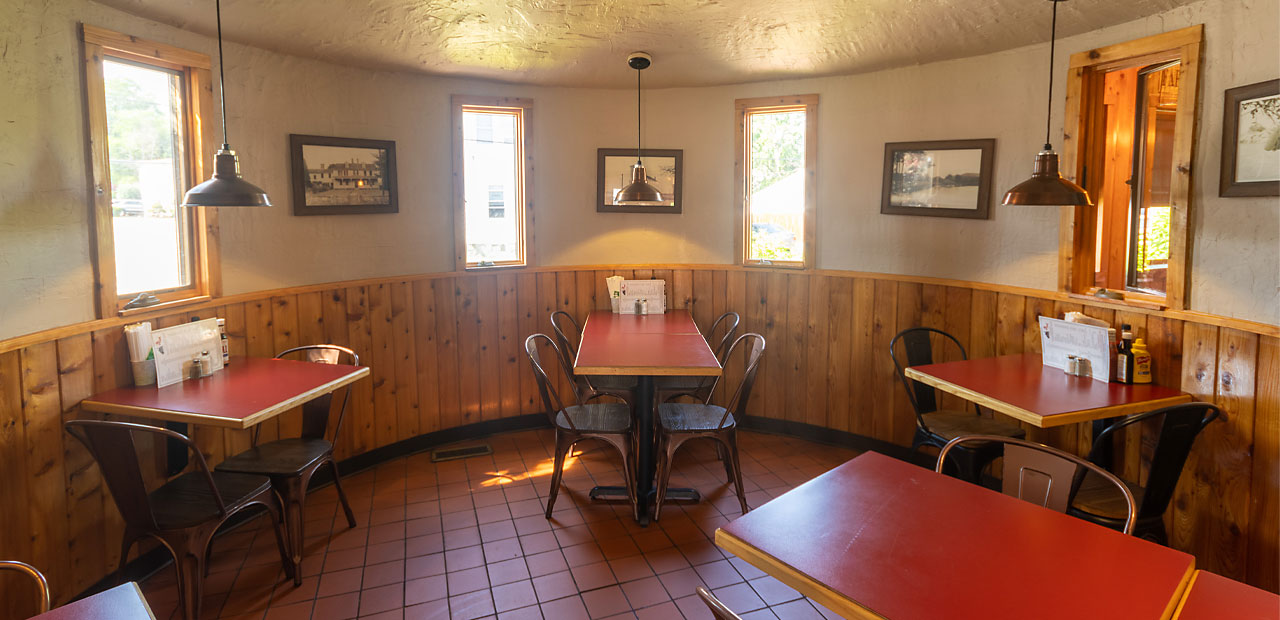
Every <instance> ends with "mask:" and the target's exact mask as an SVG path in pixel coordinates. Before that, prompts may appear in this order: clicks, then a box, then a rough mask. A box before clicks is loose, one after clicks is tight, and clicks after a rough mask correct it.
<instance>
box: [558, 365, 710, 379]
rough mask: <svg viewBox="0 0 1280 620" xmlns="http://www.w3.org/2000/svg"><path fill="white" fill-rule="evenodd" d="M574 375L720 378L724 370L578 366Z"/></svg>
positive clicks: (708, 367) (574, 369) (574, 370)
mask: <svg viewBox="0 0 1280 620" xmlns="http://www.w3.org/2000/svg"><path fill="white" fill-rule="evenodd" d="M573 372H574V374H579V375H587V376H628V377H630V376H649V377H659V376H660V377H719V376H720V375H722V374H724V370H723V369H721V368H719V367H716V368H711V367H710V366H707V367H704V368H676V367H671V366H577V365H575V366H574V367H573Z"/></svg>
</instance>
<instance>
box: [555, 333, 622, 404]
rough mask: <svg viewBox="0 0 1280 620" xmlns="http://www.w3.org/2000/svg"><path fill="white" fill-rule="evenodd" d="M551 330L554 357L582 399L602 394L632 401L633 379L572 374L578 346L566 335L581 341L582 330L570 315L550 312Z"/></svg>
mask: <svg viewBox="0 0 1280 620" xmlns="http://www.w3.org/2000/svg"><path fill="white" fill-rule="evenodd" d="M563 323H568V326H569V327H570V329H566V327H565V326H564V325H562V324H563ZM551 329H552V331H554V332H555V334H556V355H558V356H559V357H560V364H561V365H562V366H564V368H565V369H566V370H567V371H568V376H569V380H570V381H572V382H573V383H574V384H575V385H577V388H578V391H580V392H581V393H582V395H583V397H584V398H586V399H587V400H590V399H591V398H594V397H595V395H597V394H604V395H608V396H612V397H614V398H620V399H622V400H625V401H627V402H631V401H632V400H633V396H634V392H635V389H636V378H635V377H625V376H609V375H600V376H595V377H588V376H586V375H580V374H577V373H575V372H573V360H574V358H576V357H577V356H578V346H577V345H576V344H574V343H572V342H570V341H569V337H568V335H567V334H568V333H573V334H574V335H575V336H577V338H578V339H579V340H581V338H582V328H580V327H578V322H577V321H575V320H573V316H572V315H570V314H569V313H568V312H565V311H564V310H556V311H555V312H552V313H551Z"/></svg>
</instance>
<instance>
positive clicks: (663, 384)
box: [653, 312, 742, 403]
mask: <svg viewBox="0 0 1280 620" xmlns="http://www.w3.org/2000/svg"><path fill="white" fill-rule="evenodd" d="M741 322H742V318H741V317H739V316H738V313H737V312H726V313H724V314H722V315H720V316H719V317H718V318H717V319H716V321H715V322H714V323H712V324H711V329H710V331H708V332H707V342H708V343H710V342H712V341H713V340H714V339H715V335H716V332H717V331H719V330H720V328H721V326H723V327H724V335H722V336H720V339H719V340H715V343H716V344H715V349H714V351H715V354H716V361H718V362H720V366H721V367H722V368H723V367H724V364H725V362H726V361H727V360H728V359H729V348H730V347H732V346H733V334H734V333H735V332H737V331H738V324H739V323H741ZM719 382H720V377H658V380H657V381H656V384H657V385H656V387H655V392H656V393H657V395H656V397H655V398H654V399H653V400H654V402H658V403H664V402H667V401H668V400H673V399H675V398H679V397H681V396H689V397H692V398H693V399H695V400H701V401H706V400H707V397H708V396H709V395H710V394H711V392H713V391H715V389H716V384H718V383H719Z"/></svg>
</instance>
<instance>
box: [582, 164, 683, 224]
mask: <svg viewBox="0 0 1280 620" xmlns="http://www.w3.org/2000/svg"><path fill="white" fill-rule="evenodd" d="M643 158H644V159H643V160H642V161H643V162H644V171H645V176H646V177H648V179H647V180H648V182H649V184H650V185H652V186H654V187H656V188H657V189H658V192H659V193H661V194H662V201H661V202H656V203H653V204H646V205H620V204H618V203H617V196H618V192H621V191H622V188H624V187H626V186H628V185H630V184H631V167H632V166H634V165H635V163H636V150H635V149H596V188H597V190H596V211H597V212H599V213H680V209H681V202H680V190H681V188H682V185H683V179H682V177H683V172H684V151H683V150H681V149H645V150H644V151H643Z"/></svg>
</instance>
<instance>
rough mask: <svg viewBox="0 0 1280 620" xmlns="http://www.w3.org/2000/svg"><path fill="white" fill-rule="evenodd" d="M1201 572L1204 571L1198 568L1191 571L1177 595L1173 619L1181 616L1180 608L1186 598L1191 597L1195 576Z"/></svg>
mask: <svg viewBox="0 0 1280 620" xmlns="http://www.w3.org/2000/svg"><path fill="white" fill-rule="evenodd" d="M1202 572H1204V571H1200V570H1196V571H1193V572H1192V573H1191V578H1190V579H1187V580H1186V585H1185V586H1184V587H1183V589H1182V592H1181V593H1180V596H1178V602H1177V605H1176V606H1175V607H1174V609H1173V616H1172V618H1173V620H1178V618H1181V617H1182V608H1183V607H1185V606H1186V604H1187V599H1188V598H1191V592H1192V589H1193V588H1195V585H1196V578H1197V577H1199V576H1200V573H1202ZM1165 617H1170V616H1167V615H1166V616H1165Z"/></svg>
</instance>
